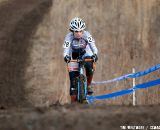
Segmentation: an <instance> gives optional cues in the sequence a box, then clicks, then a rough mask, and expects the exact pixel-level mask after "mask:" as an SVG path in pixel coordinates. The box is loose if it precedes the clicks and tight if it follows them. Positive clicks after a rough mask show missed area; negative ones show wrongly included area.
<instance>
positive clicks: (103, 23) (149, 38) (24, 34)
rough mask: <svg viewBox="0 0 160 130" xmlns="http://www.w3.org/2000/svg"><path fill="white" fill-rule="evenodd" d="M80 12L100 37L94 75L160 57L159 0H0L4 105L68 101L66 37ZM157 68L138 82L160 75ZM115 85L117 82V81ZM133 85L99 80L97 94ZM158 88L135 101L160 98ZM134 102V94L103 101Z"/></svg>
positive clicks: (0, 98)
mask: <svg viewBox="0 0 160 130" xmlns="http://www.w3.org/2000/svg"><path fill="white" fill-rule="evenodd" d="M75 16H80V17H82V18H83V19H84V20H85V21H86V24H87V29H88V30H89V31H90V32H91V34H92V35H93V37H94V38H95V40H96V44H97V47H98V50H99V61H98V63H97V70H96V73H95V76H94V80H95V81H100V80H107V79H112V78H115V77H117V76H120V75H124V74H127V73H131V72H132V68H135V70H136V71H140V70H144V69H146V68H148V67H151V66H153V65H155V64H157V63H159V60H160V58H159V50H160V44H159V42H160V39H159V37H160V30H159V27H160V1H158V0H140V1H139V0H134V1H128V0H123V1H118V0H112V1H111V0H105V1H99V0H92V1H85V0H77V1H74V0H69V1H65V0H27V1H26V0H3V1H2V0H1V2H0V29H1V31H0V56H1V57H0V73H1V74H0V105H1V106H29V105H31V106H44V105H49V104H54V103H57V102H59V103H61V104H64V103H69V102H70V100H69V97H68V95H69V88H68V87H69V82H68V74H67V70H66V67H65V63H64V62H63V56H62V54H63V48H62V45H63V40H64V37H65V35H66V33H67V32H68V24H69V21H70V20H71V18H73V17H75ZM159 76H160V75H159V73H158V72H157V73H153V74H151V75H149V76H145V77H144V78H139V79H137V80H136V84H139V83H142V82H145V81H149V80H152V79H155V78H158V77H159ZM113 86H114V87H113ZM130 87H132V80H125V81H122V82H118V83H113V84H106V85H98V86H95V88H94V91H95V94H96V95H99V94H104V93H110V92H114V91H117V90H121V89H126V88H130ZM159 92H160V88H159V87H154V88H150V89H146V90H140V91H138V92H137V93H136V96H137V104H139V105H140V104H159V103H160V100H159V99H160V95H159ZM100 103H106V104H131V103H132V95H126V96H123V97H120V98H116V99H111V100H108V101H103V102H100Z"/></svg>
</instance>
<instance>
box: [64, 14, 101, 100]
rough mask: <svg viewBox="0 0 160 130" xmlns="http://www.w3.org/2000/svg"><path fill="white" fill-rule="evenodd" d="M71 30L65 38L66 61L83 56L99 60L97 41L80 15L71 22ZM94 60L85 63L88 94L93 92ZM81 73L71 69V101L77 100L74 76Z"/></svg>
mask: <svg viewBox="0 0 160 130" xmlns="http://www.w3.org/2000/svg"><path fill="white" fill-rule="evenodd" d="M69 26H70V29H69V30H70V32H69V33H68V34H67V35H66V37H65V40H64V61H65V62H66V63H69V62H70V60H71V59H77V58H78V57H82V58H83V59H89V58H92V59H93V62H97V60H98V57H97V53H98V50H97V47H96V45H95V41H94V39H93V38H92V36H91V34H90V33H89V32H88V31H85V28H86V25H85V22H84V21H83V20H82V19H81V18H78V17H75V18H73V19H72V20H71V22H70V25H69ZM93 62H86V63H85V65H84V66H85V70H86V77H87V90H88V94H89V95H91V94H92V93H93V91H92V89H91V87H90V85H91V82H92V78H93V73H94V69H93ZM78 75H79V72H78V71H70V72H69V77H70V96H71V102H75V101H76V89H75V86H74V78H75V77H77V76H78Z"/></svg>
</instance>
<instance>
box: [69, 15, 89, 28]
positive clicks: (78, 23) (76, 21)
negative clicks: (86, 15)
mask: <svg viewBox="0 0 160 130" xmlns="http://www.w3.org/2000/svg"><path fill="white" fill-rule="evenodd" d="M69 26H70V30H71V31H82V30H84V29H85V28H86V24H85V22H84V21H83V20H82V19H81V18H78V17H75V18H73V19H72V20H71V22H70V25H69Z"/></svg>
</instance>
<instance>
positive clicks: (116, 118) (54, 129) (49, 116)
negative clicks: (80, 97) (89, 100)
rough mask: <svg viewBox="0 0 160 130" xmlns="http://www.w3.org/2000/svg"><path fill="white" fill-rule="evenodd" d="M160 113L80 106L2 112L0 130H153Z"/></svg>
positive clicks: (151, 109) (145, 109)
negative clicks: (136, 129)
mask: <svg viewBox="0 0 160 130" xmlns="http://www.w3.org/2000/svg"><path fill="white" fill-rule="evenodd" d="M159 112H160V106H141V107H140V106H136V107H132V106H106V105H78V104H73V105H64V106H60V105H55V106H51V107H49V108H24V109H12V110H5V109H4V110H0V130H74V129H75V130H98V129H99V130H120V129H121V126H124V127H130V126H132V127H135V126H143V128H144V129H147V127H148V130H149V129H151V126H159V125H160V121H159V120H160V115H159V114H158V113H159ZM132 129H133V128H132ZM134 129H135V128H134Z"/></svg>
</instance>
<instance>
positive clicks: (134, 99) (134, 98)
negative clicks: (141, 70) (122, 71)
mask: <svg viewBox="0 0 160 130" xmlns="http://www.w3.org/2000/svg"><path fill="white" fill-rule="evenodd" d="M132 73H135V68H132ZM132 84H133V87H134V86H135V85H136V80H135V78H133V83H132ZM135 105H136V93H135V91H134V92H133V106H135Z"/></svg>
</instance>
